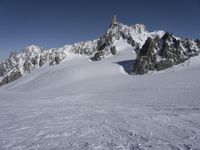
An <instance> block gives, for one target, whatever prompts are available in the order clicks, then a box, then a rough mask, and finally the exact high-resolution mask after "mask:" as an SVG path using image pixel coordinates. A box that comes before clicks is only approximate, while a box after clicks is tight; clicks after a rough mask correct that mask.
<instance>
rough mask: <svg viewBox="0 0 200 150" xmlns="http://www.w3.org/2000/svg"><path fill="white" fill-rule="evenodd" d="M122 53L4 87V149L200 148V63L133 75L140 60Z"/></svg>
mask: <svg viewBox="0 0 200 150" xmlns="http://www.w3.org/2000/svg"><path fill="white" fill-rule="evenodd" d="M120 49H121V50H120V51H119V52H118V54H117V56H114V57H108V58H106V59H103V60H101V61H98V62H91V61H89V60H88V58H85V57H83V56H82V57H81V56H80V57H76V58H74V59H71V60H68V61H65V62H63V63H62V64H60V65H56V66H53V67H49V66H48V65H45V66H43V67H41V68H39V69H36V70H34V71H33V72H32V73H31V74H29V75H26V76H24V77H22V78H20V79H19V80H17V81H14V82H12V83H10V84H8V85H6V86H3V87H1V88H0V150H27V149H28V150H36V149H39V150H55V149H56V150H57V149H58V150H60V149H63V150H179V149H180V150H190V149H191V150H192V149H193V150H199V149H200V82H199V81H200V57H199V56H197V57H194V58H192V59H190V60H188V61H187V62H185V63H183V64H181V65H178V66H174V67H173V68H170V69H168V70H165V71H160V72H150V73H148V74H146V75H142V76H137V75H132V76H131V75H128V74H127V73H126V72H127V71H128V69H129V66H131V65H132V63H133V62H134V59H135V56H136V55H135V54H134V53H133V52H132V50H131V49H130V47H128V46H127V47H121V48H120ZM122 49H125V50H122Z"/></svg>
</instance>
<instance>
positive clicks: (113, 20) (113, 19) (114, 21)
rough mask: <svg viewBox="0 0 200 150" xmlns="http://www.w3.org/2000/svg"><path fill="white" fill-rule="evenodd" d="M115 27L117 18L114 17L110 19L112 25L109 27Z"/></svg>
mask: <svg viewBox="0 0 200 150" xmlns="http://www.w3.org/2000/svg"><path fill="white" fill-rule="evenodd" d="M116 25H117V16H116V15H114V16H113V18H112V23H111V27H114V26H116Z"/></svg>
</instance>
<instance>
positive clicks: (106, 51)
mask: <svg viewBox="0 0 200 150" xmlns="http://www.w3.org/2000/svg"><path fill="white" fill-rule="evenodd" d="M108 54H110V51H109V49H108V48H105V49H103V50H101V51H97V52H96V53H95V54H94V57H92V58H91V60H92V61H98V60H101V59H102V58H104V57H105V56H106V55H108Z"/></svg>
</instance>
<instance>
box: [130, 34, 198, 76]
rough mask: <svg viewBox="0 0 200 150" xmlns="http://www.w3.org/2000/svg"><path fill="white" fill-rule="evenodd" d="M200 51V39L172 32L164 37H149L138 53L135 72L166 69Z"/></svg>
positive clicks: (142, 72)
mask: <svg viewBox="0 0 200 150" xmlns="http://www.w3.org/2000/svg"><path fill="white" fill-rule="evenodd" d="M199 53H200V42H199V40H196V41H194V40H189V39H187V38H176V37H175V36H174V35H172V34H170V33H165V34H164V35H163V36H162V37H158V36H157V37H155V38H151V37H149V38H148V39H147V40H146V42H145V44H144V45H143V46H142V48H141V50H140V51H139V54H138V55H137V58H136V62H135V64H134V67H133V72H134V73H135V74H144V73H147V72H148V71H149V70H158V71H159V70H164V69H166V68H169V67H172V66H173V65H177V64H180V63H182V62H184V61H186V60H187V59H189V58H190V57H193V56H197V55H198V54H199Z"/></svg>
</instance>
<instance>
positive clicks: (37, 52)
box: [0, 17, 200, 86]
mask: <svg viewBox="0 0 200 150" xmlns="http://www.w3.org/2000/svg"><path fill="white" fill-rule="evenodd" d="M120 40H123V41H125V42H126V43H128V44H129V45H131V46H132V48H133V51H135V52H136V54H138V56H137V59H136V63H135V64H134V65H133V69H132V70H133V73H135V74H144V73H147V72H148V71H149V70H162V69H165V68H168V67H171V66H172V65H175V64H179V63H181V62H183V61H185V60H187V59H189V58H190V57H192V56H196V55H198V54H199V51H200V41H199V40H196V41H194V40H189V39H183V38H177V37H175V36H173V35H172V34H169V33H166V32H164V31H155V32H149V31H148V30H147V29H146V27H145V26H144V25H143V24H136V25H132V26H128V25H124V24H122V23H120V22H118V21H117V18H116V17H114V18H113V20H112V23H111V25H110V27H109V29H108V30H107V32H106V33H105V34H104V35H103V36H101V37H100V38H99V39H97V40H94V41H86V42H79V43H75V44H73V45H65V46H64V47H61V48H52V49H49V50H45V49H42V48H40V47H38V46H35V45H31V46H28V47H26V48H24V49H23V50H22V51H21V52H20V53H17V52H16V51H14V52H11V54H10V56H9V58H8V59H7V60H5V61H2V62H1V63H0V86H1V85H4V84H7V83H9V82H11V81H14V80H16V79H18V78H20V77H22V76H24V75H25V74H27V73H30V72H31V71H33V70H34V69H36V68H39V67H41V66H43V65H45V64H48V65H49V66H51V65H54V64H59V63H61V62H62V61H65V60H67V59H71V58H73V57H74V56H76V55H77V54H78V55H84V56H86V57H88V58H90V59H91V60H92V61H98V60H100V59H102V58H105V57H107V56H110V55H116V54H117V52H118V50H117V48H116V42H117V41H120Z"/></svg>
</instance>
